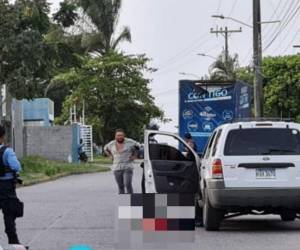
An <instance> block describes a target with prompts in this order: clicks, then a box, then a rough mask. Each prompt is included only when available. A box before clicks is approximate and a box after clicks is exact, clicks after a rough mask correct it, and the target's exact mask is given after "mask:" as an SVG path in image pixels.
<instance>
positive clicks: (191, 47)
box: [158, 32, 209, 68]
mask: <svg viewBox="0 0 300 250" xmlns="http://www.w3.org/2000/svg"><path fill="white" fill-rule="evenodd" d="M205 38H207V39H206V40H208V39H209V34H208V33H207V32H204V33H202V34H201V36H199V37H198V38H197V39H195V40H194V41H193V42H192V43H191V44H190V45H189V46H187V47H185V48H184V49H182V50H181V51H179V52H178V53H176V54H175V55H174V56H172V57H170V58H169V59H167V60H166V61H165V62H164V63H163V64H161V65H160V66H158V68H164V67H166V66H168V65H170V64H172V63H174V61H176V59H177V58H178V57H180V58H182V57H183V56H185V55H186V54H189V53H190V52H191V51H192V50H194V49H195V47H198V46H199V43H200V42H201V43H202V41H203V40H205ZM199 39H200V40H199ZM205 42H206V41H203V43H205Z"/></svg>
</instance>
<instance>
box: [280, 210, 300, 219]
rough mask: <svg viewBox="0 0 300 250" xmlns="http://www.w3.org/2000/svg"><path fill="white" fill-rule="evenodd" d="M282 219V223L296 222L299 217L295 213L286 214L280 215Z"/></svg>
mask: <svg viewBox="0 0 300 250" xmlns="http://www.w3.org/2000/svg"><path fill="white" fill-rule="evenodd" d="M280 217H281V220H282V221H294V220H295V219H296V217H297V215H296V213H294V212H284V213H282V214H280Z"/></svg>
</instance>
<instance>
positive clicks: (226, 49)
mask: <svg viewBox="0 0 300 250" xmlns="http://www.w3.org/2000/svg"><path fill="white" fill-rule="evenodd" d="M238 32H242V28H240V29H239V30H228V27H225V29H223V28H220V29H219V28H217V29H216V30H214V29H213V28H211V29H210V33H212V34H216V35H217V36H218V34H222V35H224V37H225V62H226V63H227V62H228V58H229V49H228V35H229V34H231V33H238Z"/></svg>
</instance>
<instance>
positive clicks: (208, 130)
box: [179, 80, 251, 153]
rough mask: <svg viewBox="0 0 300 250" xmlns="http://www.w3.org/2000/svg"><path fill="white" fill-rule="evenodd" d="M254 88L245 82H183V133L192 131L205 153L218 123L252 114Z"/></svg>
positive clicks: (180, 93)
mask: <svg viewBox="0 0 300 250" xmlns="http://www.w3.org/2000/svg"><path fill="white" fill-rule="evenodd" d="M250 103H251V87H250V86H249V85H247V84H245V83H243V82H236V83H234V84H208V83H203V82H201V83H198V82H197V81H188V80H184V81H180V82H179V134H180V136H181V137H183V136H184V134H185V133H187V132H189V133H190V134H191V135H192V136H193V139H194V141H195V143H196V144H197V148H198V151H199V153H201V152H203V150H204V148H205V146H206V143H207V140H208V138H209V137H210V135H211V134H212V132H213V131H214V130H215V128H217V127H218V126H220V125H222V124H224V123H227V122H231V121H232V120H233V119H235V118H246V117H247V118H248V117H250V116H251V105H250Z"/></svg>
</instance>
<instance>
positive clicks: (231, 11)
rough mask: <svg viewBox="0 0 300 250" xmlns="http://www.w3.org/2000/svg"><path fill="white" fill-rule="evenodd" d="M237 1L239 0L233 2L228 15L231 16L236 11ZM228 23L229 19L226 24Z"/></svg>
mask: <svg viewBox="0 0 300 250" xmlns="http://www.w3.org/2000/svg"><path fill="white" fill-rule="evenodd" d="M237 2H238V0H235V1H234V3H233V5H232V7H231V9H230V11H229V14H228V15H227V16H229V17H230V16H231V15H232V13H233V12H234V10H235V7H236V5H237ZM227 24H228V20H226V25H227Z"/></svg>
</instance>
